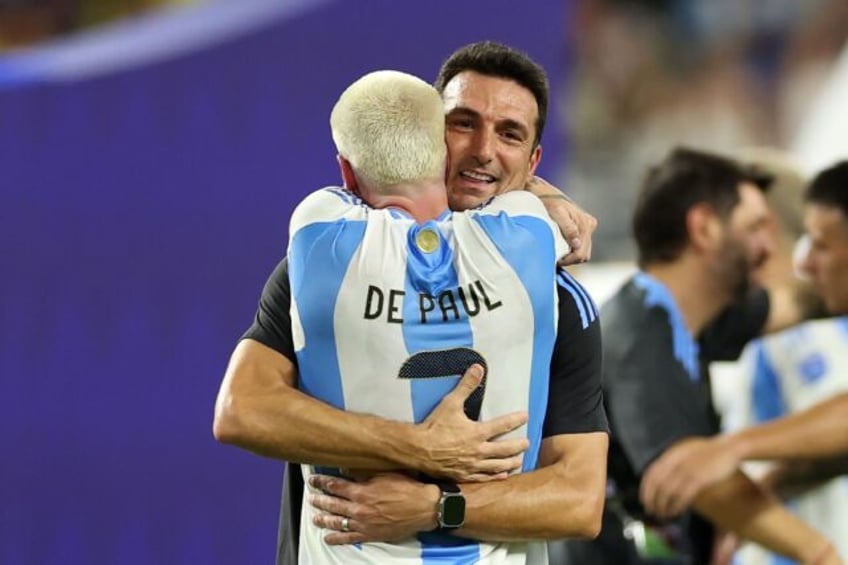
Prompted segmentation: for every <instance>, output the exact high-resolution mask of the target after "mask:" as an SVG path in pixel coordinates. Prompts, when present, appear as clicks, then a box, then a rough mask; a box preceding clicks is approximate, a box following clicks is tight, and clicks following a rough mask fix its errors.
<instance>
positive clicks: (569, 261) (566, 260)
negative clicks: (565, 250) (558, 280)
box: [557, 250, 588, 267]
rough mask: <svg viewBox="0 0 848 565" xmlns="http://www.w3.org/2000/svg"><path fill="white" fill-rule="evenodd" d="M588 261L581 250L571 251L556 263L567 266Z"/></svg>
mask: <svg viewBox="0 0 848 565" xmlns="http://www.w3.org/2000/svg"><path fill="white" fill-rule="evenodd" d="M586 261H588V259H587V258H586V254H585V253H583V251H582V250H577V251H572V252H571V253H569V254H568V255H566V256H565V257H563V258H562V259H560V261H559V262H558V263H557V265H559V266H560V267H568V266H569V265H579V264H580V263H585V262H586Z"/></svg>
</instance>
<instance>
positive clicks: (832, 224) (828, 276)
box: [801, 204, 848, 315]
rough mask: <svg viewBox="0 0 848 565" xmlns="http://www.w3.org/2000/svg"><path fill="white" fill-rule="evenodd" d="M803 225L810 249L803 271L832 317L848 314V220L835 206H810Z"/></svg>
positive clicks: (802, 266)
mask: <svg viewBox="0 0 848 565" xmlns="http://www.w3.org/2000/svg"><path fill="white" fill-rule="evenodd" d="M804 225H805V226H806V228H807V233H808V234H809V235H810V250H809V252H808V253H807V256H806V258H805V259H804V261H803V263H801V268H802V269H803V270H804V271H805V272H806V273H807V274H808V275H809V276H810V279H811V280H812V282H813V285H814V286H815V287H816V290H817V291H818V292H819V294H821V296H822V298H823V299H824V303H825V306H826V307H827V309H828V311H830V313H831V314H834V315H842V314H848V218H846V217H845V214H843V213H842V211H841V210H840V209H838V208H835V207H833V206H827V205H824V204H810V205H809V206H808V207H807V211H806V214H805V216H804Z"/></svg>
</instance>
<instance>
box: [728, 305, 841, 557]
mask: <svg viewBox="0 0 848 565" xmlns="http://www.w3.org/2000/svg"><path fill="white" fill-rule="evenodd" d="M846 352H848V317H842V318H834V319H826V320H816V321H811V322H807V323H804V324H801V325H799V326H795V327H792V328H789V329H787V330H784V331H782V332H778V333H776V334H772V335H769V336H766V337H763V338H761V339H758V340H756V341H754V342H752V343H751V344H749V346H748V347H747V348H746V349H745V352H744V353H743V355H742V357H741V358H740V361H739V363H738V366H737V371H736V374H735V376H734V375H733V373H732V372H731V373H729V374H728V375H724V374H722V377H721V378H722V380H729V379H730V378H736V379H738V380H737V382H738V383H739V386H738V387H736V388H735V390H736V391H737V392H738V394H739V395H738V397H737V398H736V399H735V401H734V402H732V403H729V404H728V409H727V410H726V412H725V413H723V415H722V417H723V419H724V421H725V422H726V427H725V430H726V431H734V430H735V429H739V428H742V427H747V426H751V425H756V424H758V423H762V422H764V421H768V420H771V419H774V418H778V417H780V416H783V415H786V414H792V413H795V412H799V411H801V410H805V409H807V408H809V407H811V406H814V405H815V404H818V403H820V402H822V401H825V400H827V399H829V398H831V397H833V396H834V395H836V394H840V393H842V392H846V391H848V354H846ZM721 370H722V372H725V371H728V370H729V366H728V364H722V367H721ZM713 376H714V377H715V373H714V375H713ZM747 469H749V471H751V472H752V473H753V474H754V475H756V474H757V473H760V472H763V470H762V467H761V466H760V467H758V466H751V467H747ZM790 507H791V508H792V510H793V511H794V512H795V513H796V514H797V515H798V516H799V517H800V518H801V519H802V520H803V521H804V522H806V523H807V524H809V525H810V526H812V527H813V528H815V529H817V530H819V531H820V532H822V534H824V535H825V536H827V537H828V538H829V539H830V540H831V542H833V544H834V546H835V547H836V549H837V551H839V553H840V555H841V556H842V558H843V559H848V479H845V478H836V479H833V480H831V481H829V482H827V483H826V484H824V485H822V486H820V487H817V488H815V489H813V490H811V491H809V492H808V493H807V494H805V495H804V496H801V497H798V498H797V499H795V500H793V501H791V505H790ZM735 563H738V565H776V564H780V563H786V561H782V560H781V558H779V557H777V556H774V555H771V554H770V553H768V552H767V551H765V550H763V549H761V548H759V547H757V546H754V545H752V544H748V545H746V546H745V547H744V548H743V549H742V550H741V551H740V552H739V553H738V555H737V561H736V562H735Z"/></svg>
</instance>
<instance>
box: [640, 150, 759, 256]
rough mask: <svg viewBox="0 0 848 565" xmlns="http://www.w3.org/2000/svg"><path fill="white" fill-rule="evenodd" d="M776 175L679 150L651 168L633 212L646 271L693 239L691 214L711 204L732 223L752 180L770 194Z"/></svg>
mask: <svg viewBox="0 0 848 565" xmlns="http://www.w3.org/2000/svg"><path fill="white" fill-rule="evenodd" d="M771 180H772V178H771V176H770V175H768V174H767V173H765V172H763V171H761V170H759V169H756V168H754V167H746V166H743V165H741V164H740V163H737V162H736V161H734V160H732V159H729V158H726V157H722V156H719V155H714V154H710V153H705V152H702V151H696V150H694V149H687V148H676V149H673V150H672V151H671V152H670V153H669V154H668V156H666V158H665V159H663V160H662V161H661V162H660V163H659V164H658V165H656V166H654V167H652V168H651V169H649V170H648V173H647V175H646V176H645V181H644V183H643V185H642V190H641V192H640V194H639V198H638V200H637V202H636V210H635V212H634V214H633V235H634V237H635V238H636V247H637V252H638V263H639V266H640V267H644V266H645V265H649V264H653V263H668V262H670V261H673V260H675V259H677V257H678V256H679V255H680V253H681V252H682V251H683V249H684V248H685V247H686V244H687V243H688V241H689V234H688V231H687V228H686V213H687V212H688V211H689V210H690V209H691V208H692V207H694V206H696V205H698V204H702V203H703V204H708V205H710V206H711V207H712V208H713V210H715V212H716V214H717V215H718V216H719V217H720V218H722V219H726V218H728V217H730V214H731V213H732V211H733V209H734V208H735V207H736V205H737V204H738V203H739V185H740V183H743V182H750V183H752V184H754V185H756V186H757V187H759V188H760V189H761V190H763V191H765V190H767V189H768V186H769V184H771Z"/></svg>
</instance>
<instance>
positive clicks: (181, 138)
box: [0, 0, 848, 565]
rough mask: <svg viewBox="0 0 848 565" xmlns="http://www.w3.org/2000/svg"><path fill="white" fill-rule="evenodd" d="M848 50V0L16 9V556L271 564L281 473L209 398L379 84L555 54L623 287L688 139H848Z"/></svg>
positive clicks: (8, 170)
mask: <svg viewBox="0 0 848 565" xmlns="http://www.w3.org/2000/svg"><path fill="white" fill-rule="evenodd" d="M846 38H848V4H846V3H845V2H841V1H838V0H832V1H831V0H807V1H806V2H796V1H793V0H760V1H757V0H735V1H734V0H638V1H637V0H629V1H628V0H619V1H615V0H556V1H553V0H551V1H548V0H545V1H541V0H540V1H538V2H535V3H533V4H520V3H516V2H513V1H511V0H490V1H489V2H486V3H485V5H483V4H479V3H471V2H446V1H436V2H432V3H428V4H426V5H424V4H415V5H414V6H413V5H412V4H407V3H400V2H388V1H379V0H359V1H357V2H343V1H341V0H238V1H237V2H234V1H231V0H230V1H224V0H207V1H201V0H194V1H188V0H186V1H180V2H175V1H164V0H158V1H157V0H124V1H117V0H113V1H107V0H0V271H2V274H3V276H2V277H0V403H2V409H0V453H2V456H0V500H2V504H0V564H4V565H5V564H9V565H12V564H15V565H17V564H56V563H62V564H65V563H68V564H107V563H109V564H113V563H114V564H118V563H120V564H122V565H124V564H126V565H135V564H138V565H142V564H145V565H146V564H150V563H157V564H162V565H165V564H188V563H192V564H194V563H203V564H209V565H213V564H235V563H239V564H242V563H251V564H252V563H268V562H270V560H271V555H272V554H273V550H274V543H275V538H276V525H277V511H278V503H279V487H280V479H281V476H282V466H281V465H280V464H279V463H277V462H274V461H269V460H262V459H259V458H258V457H254V456H251V455H249V454H246V453H240V452H238V451H236V450H235V449H232V448H224V447H221V446H218V445H217V444H215V442H214V440H213V438H212V436H211V421H212V408H213V403H214V398H215V394H216V392H217V387H218V384H219V381H220V378H221V376H222V372H223V369H224V367H225V365H226V362H227V358H228V355H229V353H230V351H231V349H232V347H233V345H234V344H235V342H236V340H237V339H238V337H239V335H240V333H241V332H242V331H243V330H244V329H245V328H246V327H247V325H248V324H249V322H250V317H251V316H252V314H253V310H254V307H255V304H256V300H257V298H258V294H259V291H260V289H261V287H262V284H263V282H264V280H265V277H266V275H267V274H268V273H269V272H270V269H271V268H272V267H273V265H274V264H275V262H276V261H277V260H278V259H279V257H281V255H282V254H283V253H284V250H285V245H286V237H287V234H286V223H287V217H288V213H289V212H290V211H291V209H292V208H293V206H294V204H295V203H296V202H297V201H298V200H299V199H300V198H302V197H303V196H304V195H306V194H307V193H308V192H310V191H311V190H313V189H315V188H317V187H319V186H322V185H324V184H332V183H335V182H336V180H337V169H336V165H335V159H334V152H333V146H332V141H331V139H330V135H329V126H328V116H329V110H330V108H331V106H332V104H333V102H334V101H335V99H336V97H337V96H338V94H339V93H340V92H341V90H342V89H343V88H344V87H345V86H346V85H347V84H349V83H350V82H351V81H352V80H353V79H355V78H356V77H358V76H359V75H361V74H363V73H364V72H367V71H370V70H375V69H379V68H397V69H401V70H405V71H408V72H412V73H415V74H418V75H419V76H422V77H424V78H425V79H432V78H433V77H435V74H436V71H437V69H438V67H439V64H440V63H441V61H442V59H443V58H444V57H445V56H447V55H448V54H449V53H450V52H451V51H452V50H453V49H455V48H456V47H458V46H460V45H462V44H465V43H468V42H471V41H476V40H480V39H494V40H499V41H503V42H506V43H508V44H511V45H513V46H516V47H518V48H521V49H523V50H525V51H527V52H528V53H529V54H530V55H531V56H533V57H534V58H535V59H536V60H538V61H539V62H540V63H542V64H543V65H544V66H545V67H546V69H547V70H548V72H549V74H550V77H551V82H552V89H553V97H554V100H555V104H553V105H552V108H551V115H550V116H549V124H550V125H549V126H548V127H549V130H548V131H547V132H546V135H545V138H544V140H543V143H544V147H545V156H544V159H543V164H542V167H541V174H542V175H544V176H546V177H547V178H549V179H551V180H552V181H554V182H555V183H557V184H558V185H559V186H562V187H564V188H565V189H566V190H567V191H568V192H570V193H571V194H572V195H573V196H574V197H575V198H576V199H577V200H578V201H580V202H581V203H582V204H584V205H585V207H586V208H588V209H589V210H590V211H591V212H593V213H594V214H596V215H597V216H598V217H599V219H600V222H601V225H600V228H599V230H598V233H597V236H596V239H595V243H594V256H595V260H594V261H593V264H592V265H591V266H587V267H582V268H581V269H580V270H579V272H578V275H579V276H580V277H581V278H582V279H583V280H584V281H585V282H586V283H587V284H588V285H589V287H590V288H591V289H592V290H593V292H594V295H595V297H596V299H598V300H599V301H600V300H603V299H604V298H605V297H606V296H608V295H609V294H610V293H611V292H612V291H613V290H615V288H616V285H617V284H618V282H619V281H621V280H622V278H623V277H624V276H625V275H626V274H627V273H628V272H629V270H630V269H631V268H632V267H631V263H630V261H631V258H632V248H631V245H630V241H629V215H630V209H631V204H632V202H633V197H634V194H635V190H636V187H637V186H638V183H639V179H640V178H641V174H642V172H643V170H644V167H645V165H646V164H647V163H649V162H651V161H653V160H655V159H657V158H658V157H659V156H661V155H662V154H663V153H664V152H665V151H666V150H667V149H668V148H669V147H670V146H672V145H674V144H676V143H681V142H683V143H687V144H691V145H694V146H697V147H701V148H706V149H714V150H718V151H722V152H726V153H731V154H732V153H733V152H734V151H735V150H737V149H738V148H741V147H748V146H753V145H757V146H771V147H778V148H783V149H786V150H788V151H789V152H790V153H791V154H792V155H793V156H794V157H795V158H796V159H797V160H798V162H799V163H800V164H801V166H802V167H803V168H804V169H805V170H807V171H814V170H816V169H818V168H820V167H822V166H824V165H827V164H829V163H831V162H832V161H833V160H835V159H836V158H837V157H839V156H841V157H845V156H846V155H848V136H846V135H845V133H844V132H845V131H848V109H846V105H845V101H846V100H848V51H846V50H845V43H846Z"/></svg>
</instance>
